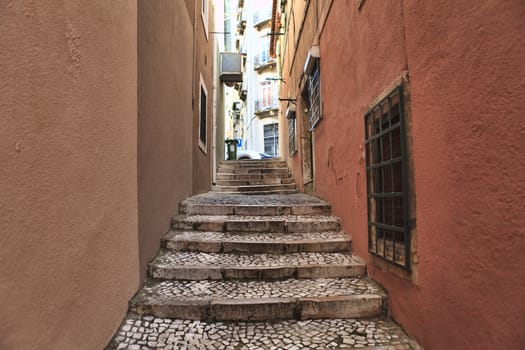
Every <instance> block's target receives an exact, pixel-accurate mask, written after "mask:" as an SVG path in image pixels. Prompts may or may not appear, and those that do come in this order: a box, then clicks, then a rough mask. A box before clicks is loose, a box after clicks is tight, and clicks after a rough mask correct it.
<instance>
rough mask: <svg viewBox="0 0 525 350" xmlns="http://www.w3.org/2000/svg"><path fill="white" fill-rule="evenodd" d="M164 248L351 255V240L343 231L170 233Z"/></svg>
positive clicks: (220, 251) (208, 251)
mask: <svg viewBox="0 0 525 350" xmlns="http://www.w3.org/2000/svg"><path fill="white" fill-rule="evenodd" d="M163 247H165V248H168V249H173V250H179V251H200V252H205V253H259V254H262V253H267V254H285V253H299V252H317V253H331V252H349V251H350V250H351V238H350V236H349V235H347V234H345V233H343V232H311V233H253V234H250V235H247V234H242V233H224V232H202V231H170V232H169V233H168V234H166V235H165V236H164V237H163Z"/></svg>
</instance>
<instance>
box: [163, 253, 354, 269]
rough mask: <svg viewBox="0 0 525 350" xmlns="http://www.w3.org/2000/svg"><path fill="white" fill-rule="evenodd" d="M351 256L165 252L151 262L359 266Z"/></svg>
mask: <svg viewBox="0 0 525 350" xmlns="http://www.w3.org/2000/svg"><path fill="white" fill-rule="evenodd" d="M359 263H361V261H360V260H359V259H358V258H357V257H356V256H355V255H350V254H344V253H291V254H251V255H240V254H224V253H220V254H219V253H202V252H174V251H166V252H164V254H163V255H160V256H159V257H157V259H155V265H157V266H231V267H239V266H240V267H249V266H253V267H263V266H264V267H268V266H269V267H278V266H305V265H331V264H359Z"/></svg>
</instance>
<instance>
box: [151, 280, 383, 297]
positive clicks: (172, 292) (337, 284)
mask: <svg viewBox="0 0 525 350" xmlns="http://www.w3.org/2000/svg"><path fill="white" fill-rule="evenodd" d="M380 293H382V291H381V289H380V288H379V287H378V286H377V285H376V284H375V283H373V282H371V281H370V280H368V279H367V278H359V277H357V278H323V279H316V280H309V279H300V280H297V279H287V280H282V281H240V280H232V281H227V280H221V281H209V280H201V281H168V280H165V281H157V282H152V283H151V284H149V285H147V286H145V287H144V288H143V290H142V291H141V297H142V298H143V299H144V300H145V301H156V302H162V300H165V301H169V300H173V299H177V300H202V299H219V298H223V299H230V300H232V299H250V298H294V297H299V298H313V297H324V296H339V295H359V294H380Z"/></svg>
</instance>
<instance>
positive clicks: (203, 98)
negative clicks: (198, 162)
mask: <svg viewBox="0 0 525 350" xmlns="http://www.w3.org/2000/svg"><path fill="white" fill-rule="evenodd" d="M207 99H208V94H207V92H206V87H205V86H204V83H203V82H202V81H201V91H200V111H199V115H200V118H199V145H200V146H201V148H202V149H203V150H204V152H206V131H207V124H208V116H207V107H208V105H207V103H208V101H207Z"/></svg>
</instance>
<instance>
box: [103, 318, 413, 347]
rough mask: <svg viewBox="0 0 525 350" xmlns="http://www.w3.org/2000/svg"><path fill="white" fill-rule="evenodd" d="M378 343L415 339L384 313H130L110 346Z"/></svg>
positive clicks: (403, 343) (406, 344)
mask: <svg viewBox="0 0 525 350" xmlns="http://www.w3.org/2000/svg"><path fill="white" fill-rule="evenodd" d="M168 347H169V348H170V349H171V348H174V349H206V350H235V349H243V350H249V349H320V350H321V349H356V348H359V349H361V350H362V349H365V350H371V349H377V350H410V349H416V348H417V344H416V343H415V342H414V341H413V340H412V339H410V338H409V337H408V336H407V335H406V334H405V333H404V332H403V330H402V329H401V328H400V327H399V326H397V325H396V324H395V323H394V322H392V321H389V320H384V319H383V318H371V319H366V320H361V319H319V320H304V321H300V320H278V321H252V322H205V321H189V320H183V319H180V318H176V319H169V318H163V317H154V316H151V315H146V316H139V315H136V314H132V313H130V314H129V315H128V316H127V317H126V318H125V319H124V321H123V322H122V324H121V326H120V327H119V330H118V331H117V333H116V335H115V337H114V338H113V340H112V342H111V343H110V344H109V346H108V348H107V350H121V349H128V350H137V349H138V350H140V349H167V348H168Z"/></svg>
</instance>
